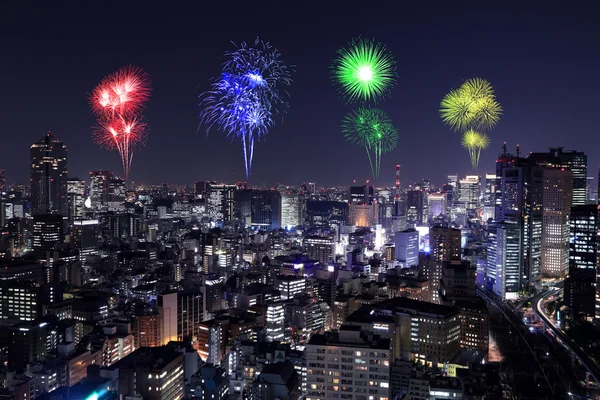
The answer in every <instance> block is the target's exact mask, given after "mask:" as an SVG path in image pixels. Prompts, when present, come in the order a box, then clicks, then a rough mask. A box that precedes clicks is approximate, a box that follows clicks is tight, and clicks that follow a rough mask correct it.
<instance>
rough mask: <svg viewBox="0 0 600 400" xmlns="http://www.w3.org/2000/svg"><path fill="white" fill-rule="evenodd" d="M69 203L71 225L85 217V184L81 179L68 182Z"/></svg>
mask: <svg viewBox="0 0 600 400" xmlns="http://www.w3.org/2000/svg"><path fill="white" fill-rule="evenodd" d="M67 203H68V213H67V216H68V218H69V223H72V222H73V220H75V219H81V218H83V216H84V215H85V182H84V181H82V180H81V179H79V178H69V179H68V180H67Z"/></svg>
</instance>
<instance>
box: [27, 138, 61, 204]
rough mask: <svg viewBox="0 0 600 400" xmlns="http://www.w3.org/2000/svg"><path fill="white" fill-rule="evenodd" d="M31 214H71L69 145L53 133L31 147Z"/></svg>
mask: <svg viewBox="0 0 600 400" xmlns="http://www.w3.org/2000/svg"><path fill="white" fill-rule="evenodd" d="M30 165H31V213H32V214H33V215H37V214H57V215H63V216H66V215H67V146H65V145H64V144H63V143H62V142H61V141H60V140H58V139H57V138H56V136H54V135H53V134H52V133H51V132H48V133H46V135H45V136H44V137H43V138H42V139H40V140H39V141H37V142H35V143H34V144H32V145H31V151H30Z"/></svg>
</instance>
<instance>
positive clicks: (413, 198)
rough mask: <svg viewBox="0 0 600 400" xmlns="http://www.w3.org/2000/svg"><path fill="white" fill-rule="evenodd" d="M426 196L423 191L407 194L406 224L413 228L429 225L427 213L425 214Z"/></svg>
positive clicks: (411, 191)
mask: <svg viewBox="0 0 600 400" xmlns="http://www.w3.org/2000/svg"><path fill="white" fill-rule="evenodd" d="M424 204H425V194H424V192H423V190H420V189H416V190H409V191H407V192H406V223H407V224H408V225H411V226H415V225H418V224H424V223H427V213H425V212H424V209H423V208H424V207H423V206H424Z"/></svg>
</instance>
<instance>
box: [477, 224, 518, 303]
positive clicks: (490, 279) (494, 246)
mask: <svg viewBox="0 0 600 400" xmlns="http://www.w3.org/2000/svg"><path fill="white" fill-rule="evenodd" d="M488 235H489V236H488V246H487V249H488V251H487V265H486V269H487V271H486V274H487V281H486V285H487V287H488V289H490V290H492V291H493V292H494V293H496V294H497V295H498V296H500V297H502V298H503V299H516V298H518V297H519V290H520V288H521V279H520V278H521V275H520V274H521V271H522V265H523V264H522V254H521V249H522V243H521V240H522V236H521V229H520V226H519V224H518V223H515V222H511V223H493V224H491V225H490V226H489V228H488Z"/></svg>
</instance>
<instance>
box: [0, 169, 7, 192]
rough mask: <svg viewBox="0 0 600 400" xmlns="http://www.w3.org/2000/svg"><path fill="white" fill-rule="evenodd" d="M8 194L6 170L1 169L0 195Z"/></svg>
mask: <svg viewBox="0 0 600 400" xmlns="http://www.w3.org/2000/svg"><path fill="white" fill-rule="evenodd" d="M3 192H6V176H5V175H4V169H0V193H3Z"/></svg>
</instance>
